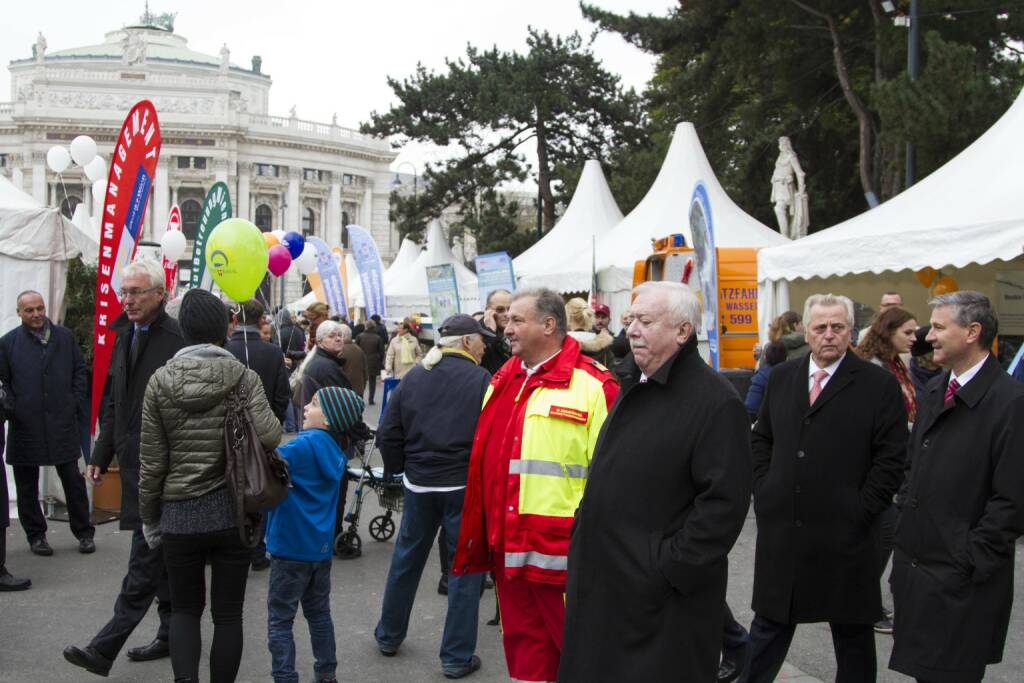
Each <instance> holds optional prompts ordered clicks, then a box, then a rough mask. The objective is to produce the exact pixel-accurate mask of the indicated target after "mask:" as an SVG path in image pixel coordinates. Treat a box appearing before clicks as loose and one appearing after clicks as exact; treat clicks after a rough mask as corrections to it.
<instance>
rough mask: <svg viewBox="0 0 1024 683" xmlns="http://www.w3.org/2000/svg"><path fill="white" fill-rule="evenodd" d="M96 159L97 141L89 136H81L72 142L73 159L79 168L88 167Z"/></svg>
mask: <svg viewBox="0 0 1024 683" xmlns="http://www.w3.org/2000/svg"><path fill="white" fill-rule="evenodd" d="M95 157H96V141H95V140H93V139H92V138H91V137H89V136H88V135H79V136H78V137H77V138H75V139H74V140H72V141H71V158H72V159H74V160H75V163H76V164H78V165H79V166H88V165H89V162H90V161H92V160H93V159H94V158H95Z"/></svg>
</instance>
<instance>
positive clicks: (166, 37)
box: [0, 15, 398, 296]
mask: <svg viewBox="0 0 1024 683" xmlns="http://www.w3.org/2000/svg"><path fill="white" fill-rule="evenodd" d="M26 47H28V46H26ZM32 53H33V55H32V56H31V57H29V58H26V59H20V60H15V61H13V62H11V64H10V66H9V69H10V72H11V101H10V102H5V103H0V172H2V173H3V174H4V175H6V176H7V177H8V178H10V179H11V180H12V181H13V182H14V184H15V185H16V186H18V187H20V188H22V189H23V190H25V191H26V192H29V193H30V194H32V195H33V196H34V197H35V198H36V199H37V200H39V201H41V202H44V203H46V204H48V205H50V206H57V205H58V204H61V203H63V202H64V201H65V190H64V188H66V192H67V201H68V202H69V204H70V206H65V207H64V208H65V210H66V211H67V212H68V214H69V215H70V211H71V210H72V209H73V208H74V205H75V204H77V203H78V202H80V201H84V202H85V203H86V205H87V207H88V208H89V210H90V214H92V213H93V211H92V206H91V204H92V197H91V192H90V187H89V181H88V179H87V178H85V176H84V174H83V173H82V172H81V169H79V168H78V167H77V166H72V167H70V168H69V169H68V170H67V171H66V172H65V173H64V174H63V187H62V186H61V182H60V179H58V177H57V175H56V174H54V173H53V172H51V171H49V169H48V168H47V166H46V152H47V150H48V149H49V148H50V147H51V146H52V145H55V144H63V145H67V144H68V143H69V142H70V141H71V140H72V139H73V138H74V137H75V136H78V135H89V136H91V137H92V138H93V139H95V140H96V142H97V144H98V147H99V153H100V154H102V155H103V156H104V158H106V159H107V160H108V161H109V156H110V152H111V150H112V149H113V144H114V140H115V137H116V135H117V133H118V130H119V128H120V125H121V122H122V120H123V119H124V116H125V114H126V113H127V112H128V110H129V109H130V108H131V106H132V105H133V104H134V103H135V102H137V101H138V100H140V99H149V100H151V101H152V102H153V104H154V105H155V106H156V110H157V114H158V116H159V119H160V132H161V136H162V139H163V144H162V149H161V152H160V160H159V164H158V166H157V173H156V177H155V179H154V184H153V190H152V194H151V197H150V206H149V209H148V211H147V213H146V224H145V231H144V233H143V237H144V239H149V240H158V239H159V237H160V234H161V233H162V232H163V230H164V226H165V223H166V218H167V213H168V211H169V209H170V206H171V204H175V203H176V204H178V205H179V206H180V207H181V211H182V219H183V223H184V230H185V233H186V236H188V237H191V236H192V235H193V234H194V232H195V229H196V225H197V223H198V220H199V214H200V208H201V206H202V202H203V199H204V198H205V196H206V193H207V191H208V190H209V188H210V186H211V185H213V183H215V182H217V181H224V182H225V183H227V185H228V187H229V188H230V191H231V201H232V204H233V209H234V213H235V215H237V216H242V217H244V218H247V219H249V220H251V221H252V222H254V223H255V224H256V225H258V226H259V227H260V229H262V230H264V231H269V230H277V229H284V230H302V231H303V232H305V233H306V234H307V235H317V236H319V237H321V238H322V239H324V241H326V242H327V243H328V244H330V245H336V244H341V243H342V241H343V235H342V226H343V225H345V224H348V223H358V224H360V225H362V226H364V227H366V228H367V229H369V230H370V231H371V232H372V234H373V235H374V238H375V239H376V241H377V244H378V247H379V248H380V251H381V255H382V256H383V257H384V258H385V260H389V259H390V257H391V256H392V255H393V254H394V253H395V252H396V251H397V249H398V240H397V236H396V235H394V234H393V233H392V230H391V226H390V223H389V220H388V196H389V193H390V191H391V183H392V179H393V175H392V174H391V173H390V172H389V171H388V166H389V164H390V163H391V162H392V161H393V160H394V158H395V156H396V153H395V152H394V151H392V149H391V147H390V145H389V143H388V142H387V141H386V140H382V139H379V138H374V137H370V136H366V135H362V134H360V133H359V132H357V131H355V130H353V129H350V128H344V127H342V126H340V125H338V122H337V120H334V121H331V122H330V123H317V122H314V121H307V120H303V119H300V118H298V117H297V116H296V113H295V110H294V108H293V109H292V111H291V115H290V116H271V115H270V113H269V100H270V86H271V78H270V76H269V75H267V74H265V73H263V71H262V64H261V58H260V57H258V56H254V57H252V58H251V63H250V66H249V68H245V67H241V66H238V65H237V64H235V63H233V62H232V61H231V54H230V51H229V50H228V48H227V46H224V47H222V48H221V50H220V54H219V55H207V54H203V53H200V52H196V51H193V50H191V49H190V48H189V47H188V41H187V40H186V39H185V38H184V37H183V36H180V35H178V34H176V33H174V32H173V27H172V24H171V22H170V21H166V20H164V21H160V20H157V19H155V18H153V17H150V16H148V15H147V16H144V17H143V20H142V22H140V25H136V26H127V27H125V28H122V29H120V30H116V31H111V32H110V33H108V34H107V35H106V36H105V39H104V41H103V42H102V43H99V44H96V45H88V46H85V47H76V48H71V49H63V50H56V51H50V50H48V49H47V45H46V40H45V38H44V37H43V36H42V35H40V36H39V38H38V39H37V42H36V45H34V46H32ZM190 246H191V245H190ZM183 265H185V264H183ZM186 267H187V266H186ZM298 287H299V284H298V281H297V280H295V281H290V282H289V286H288V290H289V291H288V294H289V296H291V295H292V294H294V293H296V292H297V289H298Z"/></svg>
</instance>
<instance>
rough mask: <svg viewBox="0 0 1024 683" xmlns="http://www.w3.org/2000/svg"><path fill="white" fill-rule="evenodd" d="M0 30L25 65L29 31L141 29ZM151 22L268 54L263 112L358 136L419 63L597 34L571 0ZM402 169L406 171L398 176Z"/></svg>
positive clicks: (2, 96) (628, 52) (67, 8)
mask: <svg viewBox="0 0 1024 683" xmlns="http://www.w3.org/2000/svg"><path fill="white" fill-rule="evenodd" d="M592 2H593V3H594V4H596V5H597V6H599V7H603V8H605V9H609V10H614V11H617V12H627V11H630V10H632V11H634V12H638V13H643V14H648V13H650V14H656V15H659V16H664V15H666V14H667V13H668V11H669V8H670V7H671V6H672V5H673V0H592ZM5 4H6V5H7V7H6V8H5V15H6V16H5V20H4V21H3V26H2V28H0V59H2V62H3V65H4V66H5V67H6V65H7V64H8V63H9V62H10V61H11V60H14V59H24V58H28V57H31V55H32V47H31V46H32V45H33V43H34V42H35V38H36V33H37V32H38V31H42V32H43V35H44V36H45V37H46V41H47V45H48V50H49V51H57V50H63V49H67V48H71V47H79V46H83V45H92V44H96V43H100V42H103V36H104V34H105V33H106V32H108V31H111V30H115V29H117V28H120V27H121V26H122V25H125V24H131V23H135V22H137V21H138V17H139V16H140V15H141V14H142V12H143V9H144V2H142V1H140V0H133V1H131V2H128V1H125V0H104V1H103V2H80V1H75V2H72V1H70V0H42V1H40V0H36V1H35V2H23V1H17V2H15V1H14V0H11V2H8V3H5ZM150 10H151V11H152V12H154V13H161V12H168V11H171V12H177V13H178V16H177V19H176V21H175V25H174V31H175V33H177V34H179V35H182V36H184V37H185V38H187V39H188V45H189V47H190V48H191V49H193V50H196V51H199V52H204V53H207V54H211V55H217V54H218V53H219V51H220V47H221V44H222V43H227V46H228V48H229V49H230V50H231V61H232V62H233V63H235V64H238V65H239V66H244V67H246V68H248V67H249V66H250V59H251V57H252V55H256V54H258V55H260V56H262V57H263V72H264V73H267V74H270V76H271V77H272V79H273V86H272V87H271V90H270V113H271V114H276V115H280V116H287V115H288V110H289V109H290V108H291V107H292V105H294V106H295V107H296V112H297V114H298V116H299V118H303V119H312V120H316V121H324V122H328V121H330V120H331V115H332V114H333V113H335V112H337V114H338V123H339V124H341V125H343V126H349V127H357V126H358V125H359V123H361V122H363V121H366V120H367V119H368V117H369V114H370V112H371V111H374V110H377V111H385V110H387V108H388V106H389V105H390V104H391V103H392V102H393V98H392V93H391V90H390V89H389V88H388V86H387V82H386V78H387V77H388V76H394V77H398V78H403V77H405V76H408V75H410V74H412V73H413V71H414V69H415V67H416V64H417V62H421V63H422V64H423V65H424V66H426V67H427V68H429V69H439V68H441V67H443V65H444V59H445V57H450V58H457V57H459V56H462V55H463V54H465V47H466V44H467V43H470V44H473V45H476V46H478V47H490V46H492V45H497V46H498V47H499V48H501V49H505V50H525V48H526V32H527V27H528V26H534V27H536V28H540V29H546V30H548V31H550V32H552V33H557V34H563V35H565V34H568V33H571V32H572V31H579V32H580V34H581V35H582V36H583V37H584V39H586V40H589V38H590V35H591V33H592V32H593V30H594V25H593V24H591V23H590V22H588V21H586V20H585V19H584V18H583V16H582V14H581V12H580V9H579V5H578V3H577V1H576V0H513V1H507V0H438V1H435V2H424V1H423V0H415V1H414V0H369V1H365V0H364V1H360V2H353V1H352V0H345V1H342V2H338V1H337V0H335V1H334V2H329V1H325V0H315V1H313V0H291V1H282V0H250V1H249V2H247V3H244V4H243V3H227V2H211V1H210V0H203V1H200V0H175V1H173V2H172V1H171V0H166V1H165V0H153V1H152V2H150ZM592 49H593V51H594V53H595V54H596V55H597V57H598V58H599V59H601V60H602V62H603V63H604V64H605V66H606V68H608V69H609V70H610V71H612V72H614V73H616V74H619V75H620V77H621V78H622V81H623V83H624V84H625V85H626V86H632V87H635V88H636V89H637V90H638V91H639V90H642V89H643V87H644V84H645V83H646V82H647V80H648V79H649V78H650V77H651V75H652V73H653V67H654V60H653V59H652V58H651V57H650V56H649V55H646V54H644V53H642V52H640V51H639V50H637V49H636V48H634V47H632V46H631V45H628V44H627V43H626V42H625V41H623V40H622V39H621V38H619V37H618V36H616V35H611V34H606V33H602V34H599V35H598V36H597V38H596V40H595V42H594V43H593V45H592ZM10 90H11V86H10V74H9V72H8V71H7V70H6V68H4V69H3V71H2V74H0V100H9V99H12V98H11V94H10ZM434 155H435V153H433V152H431V151H429V150H422V149H408V150H406V151H404V152H403V153H402V155H401V156H400V157H399V159H398V160H397V161H396V164H395V167H397V164H398V163H400V162H401V161H403V160H410V161H413V162H414V163H422V161H423V160H424V159H429V158H431V157H432V156H434ZM403 170H405V171H408V170H409V167H408V166H405V168H404V169H403Z"/></svg>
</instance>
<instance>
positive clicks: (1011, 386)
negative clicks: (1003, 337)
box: [889, 292, 1024, 683]
mask: <svg viewBox="0 0 1024 683" xmlns="http://www.w3.org/2000/svg"><path fill="white" fill-rule="evenodd" d="M931 304H932V306H933V307H934V309H933V311H932V317H931V331H930V332H929V333H928V338H927V341H928V342H929V343H931V345H932V347H933V348H934V358H935V362H937V363H938V364H939V365H941V366H943V367H944V368H946V369H947V371H946V372H943V373H942V374H941V375H939V376H938V377H935V378H933V379H932V380H931V381H930V382H929V383H928V385H927V387H926V390H925V392H924V397H923V399H922V400H921V402H920V404H919V405H918V409H917V421H916V422H915V423H914V431H913V434H912V435H911V437H910V451H909V455H908V460H907V479H906V482H905V483H904V485H903V487H902V488H901V489H900V493H899V496H897V509H898V511H899V520H898V523H897V526H896V537H895V540H894V546H895V549H894V554H893V570H892V574H891V579H890V581H891V582H892V593H893V600H894V601H895V610H894V611H895V630H894V632H893V636H894V639H895V640H894V643H893V649H892V658H891V659H890V660H889V667H890V668H891V669H894V670H896V671H899V672H901V673H904V674H907V675H908V676H913V677H915V678H917V680H918V681H922V682H927V683H976V682H977V681H980V680H982V679H983V678H984V676H985V667H986V666H987V665H988V664H995V663H997V662H999V661H1001V660H1002V656H1003V645H1004V643H1005V641H1006V630H1007V625H1008V623H1009V620H1010V608H1011V606H1012V604H1013V566H1014V543H1015V541H1016V539H1017V537H1019V536H1020V535H1021V532H1022V531H1024V385H1021V384H1019V383H1018V382H1016V381H1015V380H1014V379H1013V378H1012V377H1010V376H1009V375H1007V374H1006V373H1005V372H1004V371H1003V369H1002V368H1001V367H1000V366H999V362H998V361H997V360H996V358H995V356H994V355H992V354H991V353H990V352H989V349H990V348H991V346H992V341H993V340H994V339H995V337H996V333H997V332H998V329H999V327H998V320H997V319H996V316H995V313H994V312H993V311H992V306H991V304H990V303H989V300H988V299H987V298H986V297H984V296H983V295H981V294H979V293H977V292H955V293H953V294H944V295H942V296H939V297H936V298H935V299H933V300H932V302H931Z"/></svg>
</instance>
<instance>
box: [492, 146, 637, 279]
mask: <svg viewBox="0 0 1024 683" xmlns="http://www.w3.org/2000/svg"><path fill="white" fill-rule="evenodd" d="M621 220H622V212H621V211H620V210H619V205H618V204H616V203H615V197H613V196H612V193H611V190H609V189H608V182H607V181H606V180H605V178H604V172H602V171H601V162H599V161H596V160H594V159H591V160H589V161H587V163H586V164H584V165H583V173H582V174H581V175H580V181H579V183H578V184H577V185H576V192H575V193H574V194H573V196H572V201H570V202H569V206H568V207H567V208H566V210H565V213H564V214H563V215H562V218H561V219H560V220H559V221H558V223H557V224H556V225H555V227H554V228H552V230H551V232H549V233H548V234H547V235H545V236H544V237H543V238H541V240H540V241H539V242H537V243H536V244H534V245H533V246H532V247H530V248H529V249H527V250H526V251H524V252H523V253H522V254H520V255H519V256H517V257H516V258H515V259H514V260H513V262H512V264H513V267H514V268H515V274H516V279H517V280H518V281H519V285H520V286H523V287H550V288H551V289H554V290H557V291H559V292H581V291H583V292H585V291H588V290H589V289H590V287H591V275H592V272H593V258H594V245H595V244H596V242H597V241H599V240H600V239H601V238H602V237H604V236H605V235H606V234H607V233H608V232H609V231H610V230H611V229H612V226H614V225H615V224H616V223H618V222H619V221H621Z"/></svg>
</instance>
